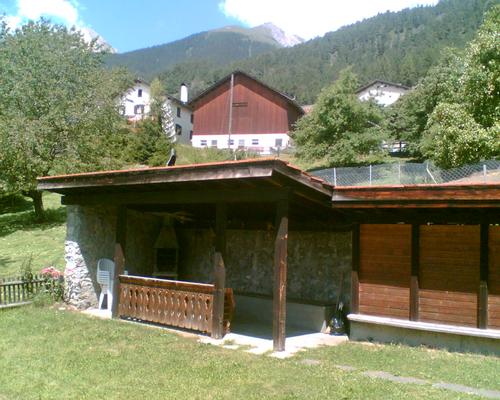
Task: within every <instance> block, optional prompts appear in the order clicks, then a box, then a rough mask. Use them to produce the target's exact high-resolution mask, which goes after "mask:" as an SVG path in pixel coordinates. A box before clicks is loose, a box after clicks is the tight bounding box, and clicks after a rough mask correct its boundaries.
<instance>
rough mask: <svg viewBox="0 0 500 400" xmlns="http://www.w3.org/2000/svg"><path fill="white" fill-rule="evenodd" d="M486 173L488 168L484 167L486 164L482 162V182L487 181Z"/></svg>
mask: <svg viewBox="0 0 500 400" xmlns="http://www.w3.org/2000/svg"><path fill="white" fill-rule="evenodd" d="M487 175H488V168H487V167H486V164H483V178H484V183H486V181H487Z"/></svg>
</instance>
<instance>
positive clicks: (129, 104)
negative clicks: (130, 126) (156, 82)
mask: <svg viewBox="0 0 500 400" xmlns="http://www.w3.org/2000/svg"><path fill="white" fill-rule="evenodd" d="M150 103H151V88H150V87H149V85H148V84H147V83H146V82H144V81H142V80H140V79H137V80H135V82H134V86H133V87H131V88H130V89H129V90H127V92H126V93H125V94H124V95H123V96H122V98H121V112H122V114H123V115H124V116H125V117H127V119H128V120H129V121H133V122H135V121H139V120H141V119H143V118H144V117H145V116H147V115H149V112H150Z"/></svg>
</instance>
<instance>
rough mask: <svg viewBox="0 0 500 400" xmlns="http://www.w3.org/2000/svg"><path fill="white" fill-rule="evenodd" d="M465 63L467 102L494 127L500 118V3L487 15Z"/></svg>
mask: <svg viewBox="0 0 500 400" xmlns="http://www.w3.org/2000/svg"><path fill="white" fill-rule="evenodd" d="M464 64H465V71H464V74H463V76H462V79H461V83H462V85H463V93H464V101H465V103H466V104H467V108H468V110H469V112H470V113H471V114H472V115H473V116H474V119H475V120H476V121H477V122H479V123H480V124H481V125H482V126H485V127H491V126H492V125H494V124H495V123H496V122H498V121H500V5H497V6H496V7H493V8H492V9H491V11H489V12H488V13H487V14H486V17H485V22H484V24H483V25H482V26H481V28H480V29H479V31H478V34H477V37H476V38H475V39H474V40H473V41H472V42H471V43H470V44H469V46H468V47H467V51H466V53H465V58H464Z"/></svg>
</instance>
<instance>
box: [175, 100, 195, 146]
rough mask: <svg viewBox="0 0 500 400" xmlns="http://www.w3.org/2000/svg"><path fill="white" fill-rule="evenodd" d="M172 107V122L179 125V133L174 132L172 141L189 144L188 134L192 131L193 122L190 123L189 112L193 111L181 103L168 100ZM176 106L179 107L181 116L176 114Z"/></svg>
mask: <svg viewBox="0 0 500 400" xmlns="http://www.w3.org/2000/svg"><path fill="white" fill-rule="evenodd" d="M170 105H171V107H172V115H173V119H174V124H176V125H180V127H181V132H182V133H181V135H178V134H176V135H175V138H173V139H174V141H175V142H176V143H182V144H191V139H190V134H191V132H192V131H193V124H192V123H191V114H193V112H192V111H191V109H190V108H189V107H186V106H185V105H183V104H179V103H178V102H177V101H170ZM177 108H180V114H181V116H180V117H178V116H177Z"/></svg>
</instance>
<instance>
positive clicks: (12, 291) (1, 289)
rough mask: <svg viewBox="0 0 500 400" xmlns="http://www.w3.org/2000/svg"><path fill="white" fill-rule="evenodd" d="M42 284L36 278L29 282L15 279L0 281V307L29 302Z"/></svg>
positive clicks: (40, 280)
mask: <svg viewBox="0 0 500 400" xmlns="http://www.w3.org/2000/svg"><path fill="white" fill-rule="evenodd" d="M43 282H44V280H43V279H42V278H41V277H38V276H34V277H33V279H32V280H30V281H29V282H27V281H23V280H22V279H21V278H17V277H16V278H3V279H0V307H1V306H7V305H12V304H20V303H26V302H28V301H30V300H31V298H32V297H33V295H34V294H35V293H36V292H37V291H38V290H39V289H40V287H41V286H42V285H43Z"/></svg>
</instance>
